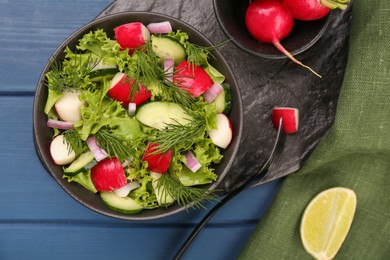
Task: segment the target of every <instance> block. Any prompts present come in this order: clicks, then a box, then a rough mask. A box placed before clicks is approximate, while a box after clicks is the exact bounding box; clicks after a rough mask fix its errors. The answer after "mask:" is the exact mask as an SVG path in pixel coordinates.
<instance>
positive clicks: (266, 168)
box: [173, 118, 286, 260]
mask: <svg viewBox="0 0 390 260" xmlns="http://www.w3.org/2000/svg"><path fill="white" fill-rule="evenodd" d="M282 127H283V121H282V118H280V121H279V128H278V131H277V135H276V140H275V144H274V146H273V148H272V151H271V154H270V156H269V158H268V160H267V161H266V162H265V163H264V165H263V167H261V169H259V170H258V171H257V172H256V174H254V175H253V176H252V177H251V178H249V179H248V180H247V181H246V182H244V183H243V184H242V185H241V186H239V187H238V188H236V189H234V190H232V191H230V192H229V193H228V194H227V195H226V196H225V197H224V198H223V199H222V200H221V201H220V202H219V203H218V204H216V205H215V206H214V207H213V208H212V209H211V210H210V211H209V212H208V213H207V215H206V216H205V217H203V219H202V220H201V222H200V223H199V224H198V225H197V226H196V227H195V228H194V230H193V231H192V233H191V234H190V236H189V237H188V238H187V240H186V241H185V242H184V243H183V245H182V246H181V247H180V249H179V250H178V251H177V253H176V255H175V256H174V258H173V259H175V260H177V259H180V258H181V257H182V255H183V254H184V252H185V251H186V250H187V248H188V247H189V245H190V244H191V242H192V241H193V240H194V239H195V238H196V236H197V235H198V234H199V232H200V231H201V229H202V228H203V227H204V226H205V225H206V223H207V222H208V221H209V220H210V219H211V218H212V217H213V216H214V214H215V213H216V212H217V211H218V210H219V209H220V208H222V206H224V205H225V204H226V203H227V202H228V201H229V200H231V199H232V198H233V197H235V196H236V195H237V194H239V193H240V192H241V191H242V190H244V189H245V188H246V187H249V186H257V185H259V183H261V181H262V180H263V179H265V178H266V177H267V176H268V174H269V173H271V172H272V171H273V169H274V168H275V167H276V166H277V165H278V161H279V158H280V156H281V154H282V152H283V148H284V143H285V139H286V135H285V133H284V132H283V131H282Z"/></svg>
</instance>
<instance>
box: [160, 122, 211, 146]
mask: <svg viewBox="0 0 390 260" xmlns="http://www.w3.org/2000/svg"><path fill="white" fill-rule="evenodd" d="M205 129H206V122H205V120H204V119H203V118H201V117H195V118H194V119H193V120H192V121H191V122H190V123H188V124H180V123H179V122H175V123H171V124H167V126H166V128H165V129H164V130H160V131H159V132H158V133H157V135H156V136H155V139H154V140H153V141H154V142H156V143H158V144H159V145H158V148H157V149H156V153H164V152H167V151H168V150H170V149H172V148H174V147H175V146H177V145H179V144H180V145H182V146H184V147H185V148H187V149H190V147H191V146H192V145H193V143H195V142H196V141H197V140H198V139H199V138H200V137H201V136H202V135H203V133H204V131H205Z"/></svg>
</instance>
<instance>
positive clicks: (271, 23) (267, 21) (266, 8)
mask: <svg viewBox="0 0 390 260" xmlns="http://www.w3.org/2000/svg"><path fill="white" fill-rule="evenodd" d="M245 24H246V27H247V29H248V31H249V33H250V34H251V35H252V36H253V37H254V38H255V39H257V40H259V41H261V42H264V43H272V44H273V45H274V46H275V47H276V48H277V49H278V50H279V51H281V52H282V53H284V54H285V55H286V56H287V57H288V58H290V59H291V60H292V61H293V62H295V63H296V64H298V65H300V66H302V67H304V68H307V69H309V70H310V71H311V72H312V73H314V74H315V75H316V76H318V77H320V78H321V75H319V74H318V73H317V72H315V71H314V70H313V69H312V68H310V67H309V66H307V65H305V64H303V63H302V62H300V61H298V60H297V59H296V58H295V57H294V56H292V54H291V53H289V52H288V51H287V50H286V49H285V48H284V47H283V45H282V44H281V43H280V41H281V40H282V39H284V38H285V37H287V36H288V35H289V34H290V32H291V30H292V28H293V26H294V18H293V17H292V15H291V14H290V13H289V12H288V10H287V9H286V7H285V6H284V5H283V2H282V1H281V0H263V1H256V2H252V3H251V4H249V6H248V8H247V10H246V14H245Z"/></svg>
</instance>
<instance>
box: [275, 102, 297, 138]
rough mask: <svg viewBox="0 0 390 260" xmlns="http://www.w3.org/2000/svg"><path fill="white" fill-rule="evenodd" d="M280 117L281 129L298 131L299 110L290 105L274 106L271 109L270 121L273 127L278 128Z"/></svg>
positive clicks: (290, 132)
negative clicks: (281, 121)
mask: <svg viewBox="0 0 390 260" xmlns="http://www.w3.org/2000/svg"><path fill="white" fill-rule="evenodd" d="M280 118H282V120H283V131H284V132H285V133H286V134H293V133H296V132H297V131H298V125H299V110H298V109H297V108H292V107H274V108H273V109H272V122H273V124H274V126H275V128H279V122H280Z"/></svg>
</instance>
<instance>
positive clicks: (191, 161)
mask: <svg viewBox="0 0 390 260" xmlns="http://www.w3.org/2000/svg"><path fill="white" fill-rule="evenodd" d="M185 156H186V161H187V162H186V166H187V167H188V169H190V170H191V171H192V172H196V171H197V170H199V169H200V168H201V167H202V165H201V164H200V163H199V161H198V160H197V159H196V157H195V155H194V154H193V153H192V152H191V151H187V152H186V154H185Z"/></svg>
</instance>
